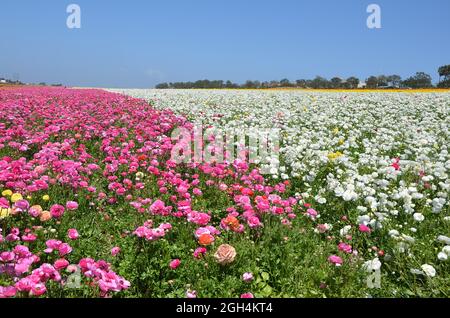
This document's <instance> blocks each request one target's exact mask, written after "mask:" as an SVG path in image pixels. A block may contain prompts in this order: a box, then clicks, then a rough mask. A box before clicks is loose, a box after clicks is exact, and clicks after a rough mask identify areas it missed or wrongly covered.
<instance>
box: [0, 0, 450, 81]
mask: <svg viewBox="0 0 450 318" xmlns="http://www.w3.org/2000/svg"><path fill="white" fill-rule="evenodd" d="M71 3H75V4H78V5H79V6H80V8H81V28H80V29H69V28H68V27H67V25H66V20H67V17H68V16H69V13H67V12H66V8H67V6H68V5H69V4H71ZM371 3H376V4H378V5H379V6H380V7H381V21H382V27H381V29H369V28H368V27H367V25H366V20H367V17H368V16H369V15H370V14H369V13H367V12H366V8H367V6H368V5H369V4H371ZM449 12H450V2H449V1H446V0H433V1H428V2H421V3H413V4H412V3H410V2H409V1H406V0H398V1H395V3H393V2H392V1H387V0H372V1H359V0H352V1H346V2H345V3H341V2H339V3H338V2H336V1H332V0H322V1H314V2H312V1H293V0H282V1H277V2H276V3H273V2H271V1H253V0H252V1H246V2H245V3H242V1H235V0H232V1H227V2H226V3H225V2H219V1H206V0H197V1H195V3H192V2H189V3H187V2H186V1H176V0H172V1H165V2H164V3H157V2H155V1H132V2H131V3H130V2H128V3H125V2H108V1H103V0H99V1H95V3H93V2H92V1H86V0H74V1H72V2H66V1H56V0H45V1H40V2H39V3H37V2H34V1H24V0H22V1H8V0H6V1H5V0H2V10H1V11H0V29H2V30H6V32H2V33H3V34H2V38H3V41H1V43H0V52H1V59H0V77H7V78H11V79H18V80H20V81H22V82H33V83H39V82H46V83H48V84H56V83H61V84H63V85H68V86H85V87H110V88H116V87H117V88H148V87H153V86H154V85H156V84H158V83H160V82H180V81H183V82H184V81H196V80H200V79H210V80H231V81H233V82H237V83H243V82H245V81H246V80H259V81H270V80H281V79H283V78H288V79H289V80H291V81H295V80H297V79H312V78H314V77H316V76H317V75H320V76H323V77H326V78H328V79H330V78H332V77H334V76H338V77H342V78H347V77H350V76H356V77H358V78H359V79H360V80H361V81H364V80H365V79H366V78H367V77H369V76H370V75H380V74H385V75H391V74H398V75H400V76H402V77H403V78H406V77H409V76H411V75H414V73H415V72H418V71H423V72H426V73H428V74H430V75H431V76H432V78H433V82H434V83H436V82H437V81H438V79H439V76H438V74H437V69H438V67H439V66H441V65H445V64H449V63H450V61H449V60H448V57H449V56H450V43H449V42H448V41H447V40H446V39H447V36H448V34H447V33H448V30H450V19H449V18H448V15H449Z"/></svg>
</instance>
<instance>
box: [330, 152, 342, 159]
mask: <svg viewBox="0 0 450 318" xmlns="http://www.w3.org/2000/svg"><path fill="white" fill-rule="evenodd" d="M342 156H343V154H342V153H341V152H340V151H337V152H332V153H329V154H328V155H327V157H328V159H329V160H336V159H337V158H339V157H342Z"/></svg>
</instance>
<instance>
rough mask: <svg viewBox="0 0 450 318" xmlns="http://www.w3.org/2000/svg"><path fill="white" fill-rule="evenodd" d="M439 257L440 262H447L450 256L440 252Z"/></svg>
mask: <svg viewBox="0 0 450 318" xmlns="http://www.w3.org/2000/svg"><path fill="white" fill-rule="evenodd" d="M437 257H438V260H440V261H446V260H447V259H448V255H447V254H446V253H444V252H440V253H439V254H438V256H437Z"/></svg>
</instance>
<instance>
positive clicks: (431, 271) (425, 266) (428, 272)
mask: <svg viewBox="0 0 450 318" xmlns="http://www.w3.org/2000/svg"><path fill="white" fill-rule="evenodd" d="M421 268H422V270H423V272H424V273H425V275H427V276H428V277H434V276H436V270H435V269H434V267H433V266H431V265H429V264H423V265H422V266H421Z"/></svg>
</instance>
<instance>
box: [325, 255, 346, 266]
mask: <svg viewBox="0 0 450 318" xmlns="http://www.w3.org/2000/svg"><path fill="white" fill-rule="evenodd" d="M328 261H329V262H330V263H331V264H333V265H335V266H338V267H339V266H341V265H342V263H343V260H342V258H340V257H339V256H337V255H331V256H330V257H328Z"/></svg>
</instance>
